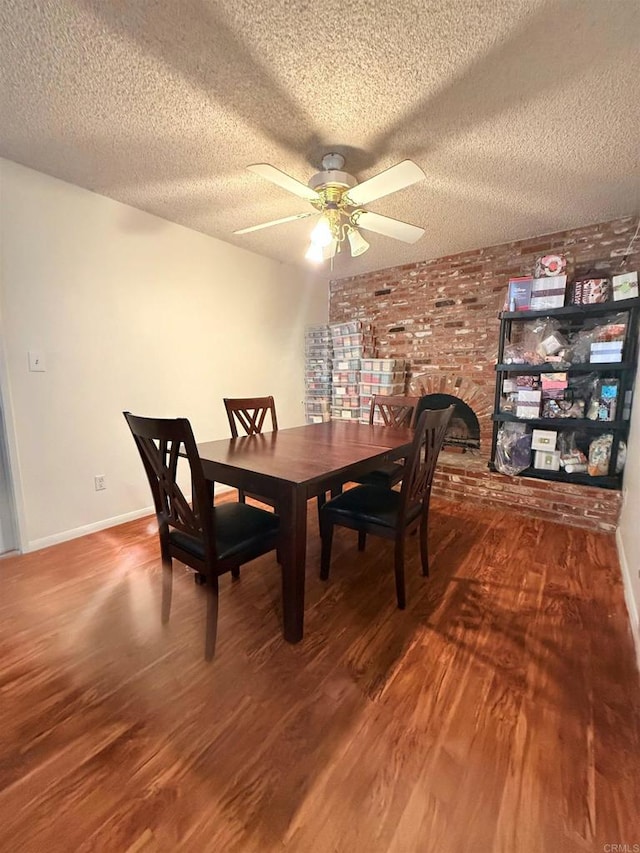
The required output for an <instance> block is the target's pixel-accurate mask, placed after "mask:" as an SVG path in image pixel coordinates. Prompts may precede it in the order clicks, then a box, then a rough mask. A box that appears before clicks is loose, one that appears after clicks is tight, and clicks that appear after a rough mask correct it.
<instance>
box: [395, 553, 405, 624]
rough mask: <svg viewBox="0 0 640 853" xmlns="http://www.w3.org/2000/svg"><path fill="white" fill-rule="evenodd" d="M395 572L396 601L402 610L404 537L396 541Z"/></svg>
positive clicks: (403, 604)
mask: <svg viewBox="0 0 640 853" xmlns="http://www.w3.org/2000/svg"><path fill="white" fill-rule="evenodd" d="M395 570H396V597H397V599H398V607H399V609H400V610H404V608H405V606H406V599H405V590H404V536H402V537H398V538H397V539H396V548H395Z"/></svg>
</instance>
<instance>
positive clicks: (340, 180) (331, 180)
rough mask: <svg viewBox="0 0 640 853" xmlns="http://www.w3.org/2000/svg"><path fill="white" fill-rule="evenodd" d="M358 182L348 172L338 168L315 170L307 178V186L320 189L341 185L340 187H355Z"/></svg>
mask: <svg viewBox="0 0 640 853" xmlns="http://www.w3.org/2000/svg"><path fill="white" fill-rule="evenodd" d="M357 183H358V182H357V181H356V179H355V178H354V177H353V175H350V174H349V173H348V172H341V171H339V170H338V169H327V170H326V171H324V172H317V173H316V174H315V175H313V176H312V177H311V179H310V180H309V186H310V187H311V189H313V190H322V189H324V188H325V187H330V186H332V187H341V188H342V189H350V188H351V187H355V185H356V184H357Z"/></svg>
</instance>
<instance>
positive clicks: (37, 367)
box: [29, 350, 47, 373]
mask: <svg viewBox="0 0 640 853" xmlns="http://www.w3.org/2000/svg"><path fill="white" fill-rule="evenodd" d="M46 369H47V365H46V364H45V360H44V355H43V354H42V353H41V352H39V351H38V350H30V351H29V370H31V371H32V372H36V373H38V372H39V373H44V371H45V370H46Z"/></svg>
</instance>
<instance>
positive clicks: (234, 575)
mask: <svg viewBox="0 0 640 853" xmlns="http://www.w3.org/2000/svg"><path fill="white" fill-rule="evenodd" d="M231 577H232V578H233V579H234V580H236V581H237V580H238V578H239V577H240V566H236V567H235V569H231Z"/></svg>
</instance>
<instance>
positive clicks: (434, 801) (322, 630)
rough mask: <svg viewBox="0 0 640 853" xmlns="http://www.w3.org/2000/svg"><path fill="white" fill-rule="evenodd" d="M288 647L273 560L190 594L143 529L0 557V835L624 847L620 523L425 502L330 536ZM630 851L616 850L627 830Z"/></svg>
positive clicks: (539, 850) (633, 787) (206, 844)
mask: <svg viewBox="0 0 640 853" xmlns="http://www.w3.org/2000/svg"><path fill="white" fill-rule="evenodd" d="M309 511H310V513H311V512H312V513H313V516H311V519H312V520H311V519H310V521H311V523H310V528H311V531H310V539H309V558H308V565H309V569H308V583H307V600H306V619H305V639H304V641H303V642H302V643H301V644H299V645H297V646H290V645H288V644H287V643H285V642H284V640H283V639H282V635H281V621H280V620H281V606H280V581H279V570H278V567H277V565H276V563H275V559H274V556H273V555H266V556H265V557H263V558H261V559H259V560H257V561H256V562H255V563H254V564H251V565H249V566H247V567H245V568H243V570H242V578H241V580H240V581H239V582H235V583H232V582H231V579H230V578H224V579H223V580H222V583H221V601H220V624H219V628H218V646H217V651H216V658H215V660H214V661H213V662H212V663H210V664H207V663H205V661H204V660H203V640H204V618H205V612H204V596H203V591H202V589H201V588H199V587H197V586H196V585H195V584H194V582H193V580H192V578H191V576H190V575H188V574H187V572H186V570H184V569H183V568H182V567H181V566H180V565H179V564H176V565H175V580H174V597H173V612H172V615H171V622H170V624H169V625H168V626H167V627H164V628H163V627H162V626H161V624H160V592H161V578H160V560H159V555H158V544H157V536H156V534H155V530H154V524H155V522H153V521H151V520H150V519H144V520H141V521H136V522H132V523H130V524H127V525H123V526H122V527H119V528H112V529H110V530H107V531H104V532H101V533H96V534H93V535H91V536H88V537H85V538H83V539H77V540H74V541H72V542H68V543H64V544H62V545H58V546H54V547H52V548H49V549H46V550H43V551H38V552H35V553H33V554H29V555H25V556H22V557H11V558H7V559H5V560H3V561H1V562H0V571H1V572H2V586H1V587H0V589H1V590H2V596H1V598H0V850H1V851H12V853H13V851H20V853H30V851H42V850H46V851H47V853H56V851H65V853H69V851H74V853H75V851H78V853H84V851H109V852H111V851H117V853H120V851H123V853H124V851H127V853H133V851H143V853H151V852H152V851H176V850H180V851H194V853H196V852H197V853H202V851H216V853H217V851H224V853H235V851H237V852H238V853H240V851H242V853H244V851H256V853H258V852H259V853H270V851H302V853H306V851H314V853H325V851H326V853H335V852H336V851H337V853H342V851H345V853H360V851H362V853H365V851H366V853H378V851H381V853H410V852H411V851H415V853H418V851H419V853H432V852H433V853H436V851H437V853H493V851H495V853H564V851H566V853H573V851H576V853H578V851H580V853H583V851H605V850H606V849H607V848H606V847H605V845H606V844H628V845H633V844H639V843H640V816H639V805H638V804H639V803H640V680H639V676H638V672H637V670H636V667H635V660H634V653H633V647H632V642H631V637H630V632H629V628H628V622H627V614H626V610H625V607H624V603H623V594H622V587H621V581H620V576H619V570H618V567H617V558H616V552H615V544H614V540H613V537H611V536H608V535H605V534H599V533H591V532H588V531H584V530H578V529H572V528H568V527H561V526H559V525H552V524H549V523H546V522H542V521H535V520H532V521H527V520H524V519H522V518H518V517H509V516H508V515H507V514H505V513H502V512H500V513H498V512H496V513H493V512H488V511H487V510H486V509H479V508H475V507H469V506H467V507H465V506H463V505H460V504H449V503H443V502H434V505H433V507H432V519H431V531H430V543H431V559H432V575H431V577H430V578H428V579H423V578H422V577H421V576H420V561H419V555H418V542H417V538H416V537H412V538H411V541H410V543H409V547H408V560H407V576H408V578H407V580H408V583H407V595H408V604H407V610H405V611H404V612H401V611H399V610H397V609H396V606H395V593H394V579H393V570H392V565H393V555H392V548H393V545H392V543H388V542H384V541H382V540H375V539H373V538H372V537H371V538H370V539H369V540H368V542H367V550H366V552H365V553H364V554H361V553H358V551H357V536H356V534H354V533H352V532H351V531H347V530H344V529H339V530H336V533H335V540H334V549H333V554H334V556H333V563H332V570H331V579H330V581H329V582H328V583H326V584H325V583H323V582H321V581H320V580H319V579H318V577H317V569H318V565H319V547H318V544H319V543H318V536H317V525H316V523H315V507H313V508H312V506H311V505H310V506H309ZM630 849H633V848H632V847H630Z"/></svg>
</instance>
